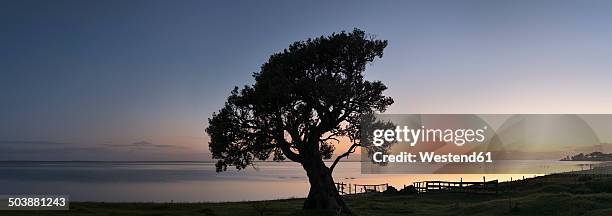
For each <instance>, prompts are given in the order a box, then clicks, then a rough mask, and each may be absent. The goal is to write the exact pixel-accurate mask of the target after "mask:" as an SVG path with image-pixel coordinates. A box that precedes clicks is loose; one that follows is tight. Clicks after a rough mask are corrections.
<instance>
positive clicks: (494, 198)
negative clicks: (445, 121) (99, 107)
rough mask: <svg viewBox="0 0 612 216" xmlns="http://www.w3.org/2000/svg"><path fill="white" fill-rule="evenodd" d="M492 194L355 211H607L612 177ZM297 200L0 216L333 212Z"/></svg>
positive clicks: (398, 198)
mask: <svg viewBox="0 0 612 216" xmlns="http://www.w3.org/2000/svg"><path fill="white" fill-rule="evenodd" d="M499 188H500V192H499V194H497V195H476V194H462V193H429V194H427V193H426V194H419V195H417V194H382V193H376V194H367V195H364V194H361V195H355V196H347V197H345V199H346V201H347V203H348V205H349V206H350V207H351V208H352V209H353V211H354V212H355V214H356V215H408V214H413V215H612V176H592V177H585V176H576V175H574V176H570V175H552V176H543V177H538V178H532V179H526V180H523V181H518V182H513V183H512V184H508V183H501V184H500V187H499ZM302 201H303V199H289V200H272V201H257V202H232V203H165V204H161V203H71V204H70V208H71V210H69V211H46V212H43V211H20V212H0V215H219V216H222V215H228V216H229V215H335V214H334V213H332V212H317V211H302V210H300V209H301V205H302Z"/></svg>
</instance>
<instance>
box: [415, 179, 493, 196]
mask: <svg viewBox="0 0 612 216" xmlns="http://www.w3.org/2000/svg"><path fill="white" fill-rule="evenodd" d="M412 185H413V186H414V188H415V189H416V191H417V192H419V193H429V192H459V193H476V194H497V193H498V191H499V182H498V181H497V180H493V181H482V182H464V181H459V182H449V181H423V182H414V183H413V184H412Z"/></svg>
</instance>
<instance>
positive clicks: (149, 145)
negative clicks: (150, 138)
mask: <svg viewBox="0 0 612 216" xmlns="http://www.w3.org/2000/svg"><path fill="white" fill-rule="evenodd" d="M103 145H105V146H110V147H136V148H180V146H175V145H162V144H153V143H152V142H147V141H139V142H133V143H131V144H103Z"/></svg>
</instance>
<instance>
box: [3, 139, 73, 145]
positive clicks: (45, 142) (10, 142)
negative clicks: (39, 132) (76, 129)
mask: <svg viewBox="0 0 612 216" xmlns="http://www.w3.org/2000/svg"><path fill="white" fill-rule="evenodd" d="M0 144H8V145H14V144H17V145H65V144H70V143H67V142H55V141H48V140H0Z"/></svg>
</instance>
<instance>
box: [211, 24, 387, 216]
mask: <svg viewBox="0 0 612 216" xmlns="http://www.w3.org/2000/svg"><path fill="white" fill-rule="evenodd" d="M386 46H387V41H384V40H375V39H373V38H372V37H370V36H368V35H366V34H365V33H364V32H363V31H361V30H359V29H355V30H353V31H352V32H344V31H343V32H341V33H334V34H332V35H331V36H321V37H319V38H316V39H308V40H306V41H299V42H295V43H293V44H291V45H290V46H289V48H288V49H285V50H284V51H282V52H280V53H276V54H273V55H272V56H271V57H270V59H269V60H268V62H266V63H265V64H263V65H262V67H261V71H260V72H256V73H254V75H253V77H254V78H255V84H254V85H246V86H244V87H243V88H242V89H239V88H238V87H236V88H234V90H233V91H232V92H231V95H230V96H229V97H228V99H227V102H226V103H225V106H224V107H223V108H222V109H221V110H220V111H219V112H218V113H213V115H212V118H209V119H208V123H209V126H208V128H206V132H207V133H208V135H209V136H210V138H211V140H210V143H209V147H210V150H211V152H212V156H213V158H214V159H217V160H218V161H217V163H216V170H217V172H221V171H225V170H226V169H227V167H228V166H235V167H236V168H237V169H243V168H245V167H247V166H248V165H251V164H252V163H253V162H254V161H255V160H267V159H269V158H270V157H272V159H273V160H275V161H279V160H285V159H286V158H288V159H289V160H291V161H295V162H298V163H300V164H301V165H302V167H303V168H304V170H305V171H306V174H307V176H308V180H309V182H310V191H309V193H308V197H307V199H306V201H305V202H304V208H305V209H335V210H339V209H341V210H342V211H349V209H348V208H347V207H346V205H345V203H344V201H343V200H342V198H341V197H340V195H339V193H338V191H337V189H336V187H335V185H334V180H333V178H332V171H333V169H334V167H335V166H336V164H337V163H338V162H339V161H340V159H341V158H343V157H347V156H348V155H349V154H351V153H353V152H354V151H355V150H356V148H358V147H360V146H361V144H360V143H359V138H360V127H359V126H360V119H361V118H362V117H363V116H365V115H371V114H373V113H374V112H384V111H385V109H386V108H387V107H388V106H389V105H391V104H392V103H393V99H391V98H390V97H386V96H384V95H383V91H384V90H385V89H386V88H387V87H386V86H385V85H384V84H383V83H382V82H380V81H367V80H365V79H364V77H363V73H364V72H365V69H366V64H368V63H369V62H372V61H374V59H375V58H377V57H378V58H380V57H382V55H383V49H384V48H385V47H386ZM341 137H348V138H349V140H351V142H352V145H351V146H350V148H349V150H348V151H347V152H345V153H343V154H340V155H339V156H338V157H337V158H336V159H335V160H334V162H333V164H332V165H331V166H330V167H327V166H326V165H325V164H324V162H323V160H324V159H331V158H332V153H333V152H334V149H335V147H334V144H337V143H338V142H339V138H341Z"/></svg>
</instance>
